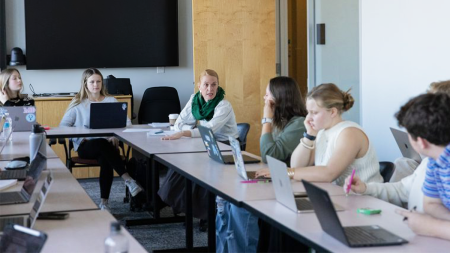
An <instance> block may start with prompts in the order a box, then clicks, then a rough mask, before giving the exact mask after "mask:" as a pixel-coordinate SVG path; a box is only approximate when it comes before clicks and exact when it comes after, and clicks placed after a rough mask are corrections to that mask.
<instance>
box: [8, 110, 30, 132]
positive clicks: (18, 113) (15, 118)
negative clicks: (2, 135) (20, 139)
mask: <svg viewBox="0 0 450 253" xmlns="http://www.w3.org/2000/svg"><path fill="white" fill-rule="evenodd" d="M2 111H3V112H7V113H9V116H10V117H11V119H12V126H13V130H14V132H30V131H31V128H32V127H33V124H35V123H36V107H34V106H3V108H2Z"/></svg>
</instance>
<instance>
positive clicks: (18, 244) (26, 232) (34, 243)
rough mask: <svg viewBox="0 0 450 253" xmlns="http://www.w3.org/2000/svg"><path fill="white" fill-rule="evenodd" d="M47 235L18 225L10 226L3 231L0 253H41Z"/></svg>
mask: <svg viewBox="0 0 450 253" xmlns="http://www.w3.org/2000/svg"><path fill="white" fill-rule="evenodd" d="M46 240H47V234H45V233H43V232H41V231H38V230H33V229H30V228H27V227H23V226H19V225H10V226H7V227H6V228H5V229H4V230H3V235H2V236H1V240H0V252H5V253H6V252H36V253H38V252H41V250H42V248H43V247H44V244H45V241H46Z"/></svg>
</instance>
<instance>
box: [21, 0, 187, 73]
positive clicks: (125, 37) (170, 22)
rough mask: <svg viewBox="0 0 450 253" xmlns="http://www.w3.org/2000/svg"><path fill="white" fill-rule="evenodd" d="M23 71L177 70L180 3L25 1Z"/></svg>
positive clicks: (155, 0) (151, 0)
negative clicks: (24, 66) (170, 68)
mask: <svg viewBox="0 0 450 253" xmlns="http://www.w3.org/2000/svg"><path fill="white" fill-rule="evenodd" d="M25 26H26V55H27V69H75V68H89V67H96V68H123V67H156V66H178V0H126V1H124V0H39V1H36V0H25Z"/></svg>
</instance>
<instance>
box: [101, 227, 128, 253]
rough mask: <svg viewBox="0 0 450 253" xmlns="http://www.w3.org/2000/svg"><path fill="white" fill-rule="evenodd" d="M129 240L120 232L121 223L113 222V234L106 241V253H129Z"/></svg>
mask: <svg viewBox="0 0 450 253" xmlns="http://www.w3.org/2000/svg"><path fill="white" fill-rule="evenodd" d="M127 252H128V239H127V238H126V237H125V235H124V234H123V233H122V232H121V231H120V223H119V222H111V233H110V234H109V236H108V237H107V238H106V239H105V253H127Z"/></svg>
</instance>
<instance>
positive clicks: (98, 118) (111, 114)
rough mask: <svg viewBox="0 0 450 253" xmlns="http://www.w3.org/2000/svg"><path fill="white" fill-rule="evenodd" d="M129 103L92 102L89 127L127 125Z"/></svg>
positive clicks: (100, 127) (118, 126)
mask: <svg viewBox="0 0 450 253" xmlns="http://www.w3.org/2000/svg"><path fill="white" fill-rule="evenodd" d="M127 112H128V103H126V102H112V103H91V117H90V120H89V128H91V129H102V128H123V127H126V126H127Z"/></svg>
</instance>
